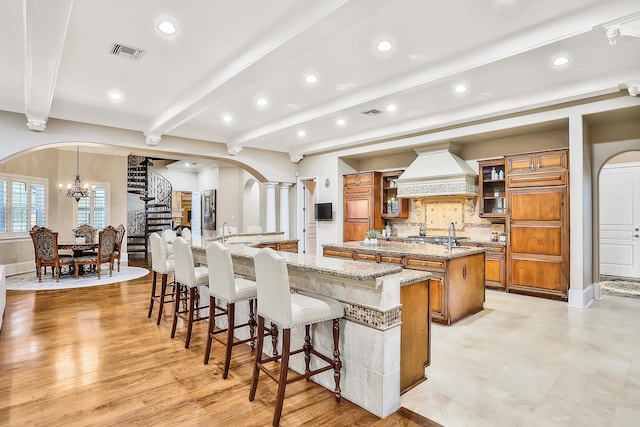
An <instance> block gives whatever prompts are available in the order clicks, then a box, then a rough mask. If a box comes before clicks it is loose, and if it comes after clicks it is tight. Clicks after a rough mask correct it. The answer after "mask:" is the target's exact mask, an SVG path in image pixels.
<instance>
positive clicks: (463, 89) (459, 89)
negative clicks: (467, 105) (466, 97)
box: [454, 83, 467, 93]
mask: <svg viewBox="0 0 640 427" xmlns="http://www.w3.org/2000/svg"><path fill="white" fill-rule="evenodd" d="M454 90H455V91H456V93H464V92H466V91H467V85H465V84H462V83H460V84H458V85H456V87H455V88H454Z"/></svg>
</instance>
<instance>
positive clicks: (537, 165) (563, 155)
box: [507, 150, 568, 174]
mask: <svg viewBox="0 0 640 427" xmlns="http://www.w3.org/2000/svg"><path fill="white" fill-rule="evenodd" d="M567 163H568V157H567V152H566V150H553V151H541V152H539V153H528V154H518V155H515V156H508V157H507V174H512V173H539V172H548V171H554V170H561V171H566V170H567Z"/></svg>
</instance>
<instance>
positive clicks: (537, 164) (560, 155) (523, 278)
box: [507, 150, 569, 301]
mask: <svg viewBox="0 0 640 427" xmlns="http://www.w3.org/2000/svg"><path fill="white" fill-rule="evenodd" d="M567 163H568V158H567V151H566V150H554V151H549V152H542V153H532V154H527V155H517V156H509V157H507V165H508V168H509V178H508V180H507V183H508V185H507V204H508V206H509V214H508V216H507V233H508V238H507V242H508V243H507V271H508V283H507V289H508V291H509V292H516V293H523V294H528V295H535V296H543V297H547V298H553V299H560V300H565V301H566V300H567V298H568V290H569V203H568V192H569V191H568V185H567V182H568V170H567Z"/></svg>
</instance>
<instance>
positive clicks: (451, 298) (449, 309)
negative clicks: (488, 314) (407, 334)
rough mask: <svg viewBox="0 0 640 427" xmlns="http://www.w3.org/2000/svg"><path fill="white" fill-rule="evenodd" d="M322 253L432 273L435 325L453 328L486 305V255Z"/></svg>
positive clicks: (363, 250)
mask: <svg viewBox="0 0 640 427" xmlns="http://www.w3.org/2000/svg"><path fill="white" fill-rule="evenodd" d="M322 254H323V255H324V256H334V257H340V258H351V259H355V260H361V261H376V262H389V263H393V264H399V265H401V266H402V267H403V268H408V269H412V270H422V271H428V272H429V273H431V276H430V277H429V280H428V283H429V306H430V310H431V320H433V321H434V322H438V323H443V324H445V325H450V324H452V323H454V322H457V321H458V320H460V319H463V318H465V317H467V316H470V315H472V314H474V313H477V312H479V311H481V310H482V308H483V305H484V277H485V273H484V269H485V254H484V252H480V253H472V254H469V255H461V256H459V257H454V258H449V259H447V258H442V257H429V256H425V255H417V254H411V253H407V254H404V255H400V254H392V253H385V251H384V250H377V249H374V248H355V249H352V248H346V247H342V246H333V245H331V246H329V247H324V248H323V252H322ZM403 311H404V309H403Z"/></svg>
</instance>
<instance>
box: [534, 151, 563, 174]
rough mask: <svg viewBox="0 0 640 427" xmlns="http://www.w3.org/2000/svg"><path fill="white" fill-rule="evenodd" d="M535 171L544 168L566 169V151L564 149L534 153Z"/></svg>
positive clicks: (543, 169)
mask: <svg viewBox="0 0 640 427" xmlns="http://www.w3.org/2000/svg"><path fill="white" fill-rule="evenodd" d="M535 163H536V164H535V165H534V166H535V168H536V171H545V170H559V169H562V170H566V169H567V152H566V151H550V152H548V153H538V154H536V160H535Z"/></svg>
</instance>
